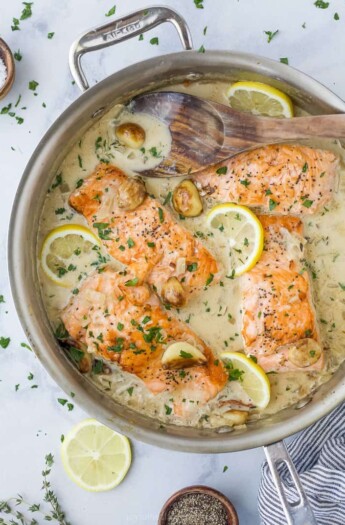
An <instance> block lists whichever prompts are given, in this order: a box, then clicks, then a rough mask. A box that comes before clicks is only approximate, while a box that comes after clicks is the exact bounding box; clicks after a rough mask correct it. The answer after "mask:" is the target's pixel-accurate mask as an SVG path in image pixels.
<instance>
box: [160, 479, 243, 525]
mask: <svg viewBox="0 0 345 525" xmlns="http://www.w3.org/2000/svg"><path fill="white" fill-rule="evenodd" d="M238 524H239V521H238V516H237V512H236V510H235V508H234V506H233V505H232V503H231V502H230V501H229V500H228V498H226V497H225V496H224V494H222V493H221V492H218V490H215V489H212V488H211V487H205V486H203V485H194V486H192V487H186V488H184V489H181V490H179V491H178V492H175V494H173V495H172V496H171V497H170V498H169V499H168V501H167V502H166V503H165V505H164V507H163V508H162V510H161V512H160V515H159V518H158V525H238Z"/></svg>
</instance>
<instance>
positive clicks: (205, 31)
mask: <svg viewBox="0 0 345 525" xmlns="http://www.w3.org/2000/svg"><path fill="white" fill-rule="evenodd" d="M206 33H207V26H205V27H204V30H203V34H204V35H206Z"/></svg>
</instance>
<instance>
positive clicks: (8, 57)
mask: <svg viewBox="0 0 345 525" xmlns="http://www.w3.org/2000/svg"><path fill="white" fill-rule="evenodd" d="M0 58H1V59H2V60H3V61H4V63H5V66H6V69H7V77H6V80H5V83H4V85H3V86H2V88H1V89H0V99H2V98H4V97H5V96H6V95H7V93H8V92H9V91H10V89H11V87H12V84H13V82H14V77H15V65H14V58H13V55H12V51H11V50H10V48H9V47H8V45H7V44H6V42H5V41H4V40H2V38H0Z"/></svg>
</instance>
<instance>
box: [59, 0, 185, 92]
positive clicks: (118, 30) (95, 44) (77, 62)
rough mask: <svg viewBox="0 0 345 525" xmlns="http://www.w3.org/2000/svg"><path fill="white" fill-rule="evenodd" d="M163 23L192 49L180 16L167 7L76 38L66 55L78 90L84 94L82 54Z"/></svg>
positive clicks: (100, 27) (86, 87)
mask: <svg viewBox="0 0 345 525" xmlns="http://www.w3.org/2000/svg"><path fill="white" fill-rule="evenodd" d="M164 22H170V23H172V24H173V25H174V27H175V28H176V30H177V33H178V35H179V37H180V39H181V42H182V45H183V47H184V49H186V50H188V49H192V48H193V42H192V37H191V34H190V31H189V28H188V26H187V23H186V22H185V20H184V19H183V18H182V16H180V15H179V14H178V13H176V11H173V10H172V9H169V8H168V7H148V8H146V9H141V10H140V11H136V12H135V13H132V14H130V15H127V16H125V17H123V18H119V19H117V20H113V21H112V22H109V23H108V24H104V25H103V26H99V27H96V28H94V29H91V30H89V31H87V32H85V33H83V34H82V35H80V36H79V38H77V40H76V41H75V42H74V43H73V44H72V46H71V48H70V53H69V67H70V69H71V73H72V76H73V78H74V80H75V81H76V83H77V85H78V86H79V88H80V89H81V90H82V91H86V90H87V89H88V88H89V83H88V81H87V80H86V77H85V74H84V71H83V69H82V67H81V57H82V56H83V55H84V54H85V53H89V52H90V51H97V50H98V49H103V48H104V47H108V46H112V45H114V44H118V43H120V42H124V41H125V40H128V39H129V38H133V37H135V36H138V35H140V34H141V33H145V32H146V31H149V30H150V29H153V28H154V27H156V26H158V25H160V24H163V23H164Z"/></svg>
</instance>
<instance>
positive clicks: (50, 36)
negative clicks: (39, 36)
mask: <svg viewBox="0 0 345 525" xmlns="http://www.w3.org/2000/svg"><path fill="white" fill-rule="evenodd" d="M54 35H55V33H54V32H52V33H48V35H47V38H48V39H49V40H51V39H52V38H53V36H54Z"/></svg>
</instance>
